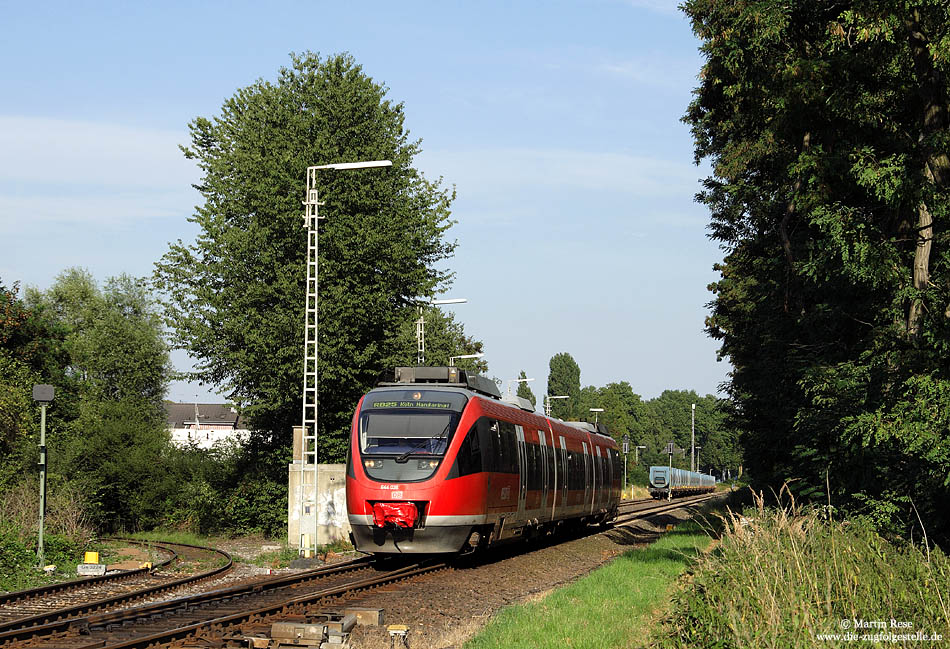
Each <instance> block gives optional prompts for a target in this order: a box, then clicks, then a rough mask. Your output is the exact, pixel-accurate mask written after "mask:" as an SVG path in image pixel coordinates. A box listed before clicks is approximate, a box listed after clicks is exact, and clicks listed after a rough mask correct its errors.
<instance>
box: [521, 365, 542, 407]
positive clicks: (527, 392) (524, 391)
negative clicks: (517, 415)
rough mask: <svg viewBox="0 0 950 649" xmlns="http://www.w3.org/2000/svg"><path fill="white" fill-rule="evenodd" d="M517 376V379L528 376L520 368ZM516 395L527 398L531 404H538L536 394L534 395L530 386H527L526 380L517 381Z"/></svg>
mask: <svg viewBox="0 0 950 649" xmlns="http://www.w3.org/2000/svg"><path fill="white" fill-rule="evenodd" d="M518 378H519V379H526V378H528V375H527V373H526V372H525V371H524V370H521V374H519V375H518ZM517 395H518V396H519V397H521V398H522V399H527V400H528V401H530V402H531V405H532V406H537V405H538V398H537V397H536V396H534V392H533V391H532V390H531V388H530V387H529V386H528V382H527V381H519V382H518V392H517Z"/></svg>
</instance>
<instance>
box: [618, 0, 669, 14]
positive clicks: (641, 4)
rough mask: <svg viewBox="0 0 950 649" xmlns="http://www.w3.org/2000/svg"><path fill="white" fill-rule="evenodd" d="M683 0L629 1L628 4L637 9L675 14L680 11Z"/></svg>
mask: <svg viewBox="0 0 950 649" xmlns="http://www.w3.org/2000/svg"><path fill="white" fill-rule="evenodd" d="M680 2H681V0H627V4H628V5H630V6H631V7H636V8H637V9H647V10H649V11H656V12H658V13H664V14H675V13H676V12H678V11H679V4H680Z"/></svg>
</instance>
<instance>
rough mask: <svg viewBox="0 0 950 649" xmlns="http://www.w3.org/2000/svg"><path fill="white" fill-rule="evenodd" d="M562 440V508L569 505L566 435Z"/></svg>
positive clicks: (562, 436)
mask: <svg viewBox="0 0 950 649" xmlns="http://www.w3.org/2000/svg"><path fill="white" fill-rule="evenodd" d="M559 437H560V438H561V462H560V464H561V468H560V472H561V506H562V507H563V506H564V505H566V504H567V444H566V443H565V442H564V435H559Z"/></svg>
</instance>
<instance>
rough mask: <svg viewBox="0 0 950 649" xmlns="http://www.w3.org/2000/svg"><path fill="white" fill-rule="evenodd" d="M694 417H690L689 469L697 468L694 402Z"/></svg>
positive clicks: (693, 410)
mask: <svg viewBox="0 0 950 649" xmlns="http://www.w3.org/2000/svg"><path fill="white" fill-rule="evenodd" d="M692 413H693V414H692V417H691V418H690V425H689V428H690V433H689V439H690V442H689V470H690V471H695V470H696V404H695V403H694V404H693V408H692Z"/></svg>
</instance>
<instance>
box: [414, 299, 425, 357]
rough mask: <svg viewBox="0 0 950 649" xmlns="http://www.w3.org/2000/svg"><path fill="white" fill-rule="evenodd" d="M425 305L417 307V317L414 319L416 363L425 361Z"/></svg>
mask: <svg viewBox="0 0 950 649" xmlns="http://www.w3.org/2000/svg"><path fill="white" fill-rule="evenodd" d="M424 308H425V307H422V306H420V307H419V319H418V320H416V365H425V363H426V318H425V312H424V311H423V309H424Z"/></svg>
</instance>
